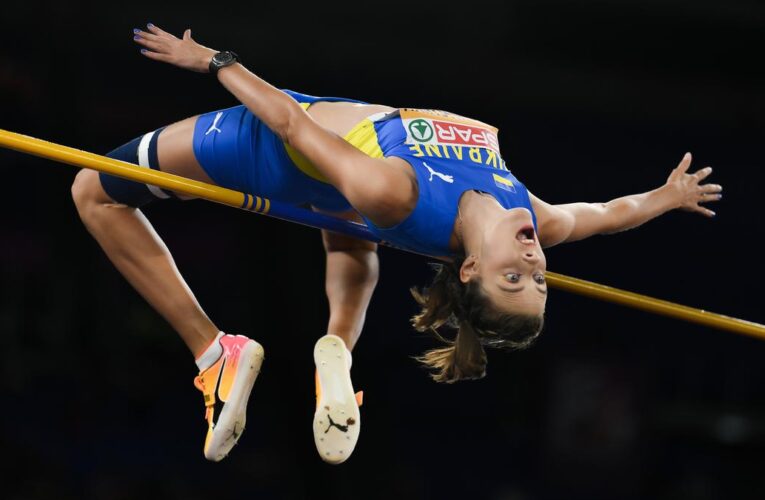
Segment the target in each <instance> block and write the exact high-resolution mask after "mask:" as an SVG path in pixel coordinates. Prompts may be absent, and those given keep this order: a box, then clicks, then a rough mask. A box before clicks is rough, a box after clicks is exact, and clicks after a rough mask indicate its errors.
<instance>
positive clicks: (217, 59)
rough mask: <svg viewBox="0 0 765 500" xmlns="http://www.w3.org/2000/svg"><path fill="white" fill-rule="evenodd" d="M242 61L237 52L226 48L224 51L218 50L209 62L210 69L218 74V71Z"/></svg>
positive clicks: (215, 74)
mask: <svg viewBox="0 0 765 500" xmlns="http://www.w3.org/2000/svg"><path fill="white" fill-rule="evenodd" d="M237 62H240V59H239V55H237V53H236V52H233V51H230V50H224V51H222V52H216V53H215V54H213V56H212V58H211V59H210V62H209V64H208V71H209V72H210V73H212V74H213V75H214V76H217V74H218V72H219V71H220V70H221V69H223V68H225V67H227V66H232V65H234V64H236V63H237Z"/></svg>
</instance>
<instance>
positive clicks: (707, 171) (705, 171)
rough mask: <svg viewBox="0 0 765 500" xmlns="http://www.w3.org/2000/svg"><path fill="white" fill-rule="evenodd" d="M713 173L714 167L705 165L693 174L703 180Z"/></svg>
mask: <svg viewBox="0 0 765 500" xmlns="http://www.w3.org/2000/svg"><path fill="white" fill-rule="evenodd" d="M711 173H712V167H705V168H702V169H701V170H699V171H698V172H696V173H695V174H693V176H694V177H696V179H697V180H698V181H703V180H704V179H706V178H707V177H709V174H711Z"/></svg>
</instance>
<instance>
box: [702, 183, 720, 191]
mask: <svg viewBox="0 0 765 500" xmlns="http://www.w3.org/2000/svg"><path fill="white" fill-rule="evenodd" d="M699 187H700V188H701V192H702V193H720V192H722V186H721V185H719V184H702V185H701V186H699Z"/></svg>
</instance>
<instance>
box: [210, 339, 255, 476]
mask: <svg viewBox="0 0 765 500" xmlns="http://www.w3.org/2000/svg"><path fill="white" fill-rule="evenodd" d="M264 357H265V351H264V350H263V346H261V345H260V344H258V343H257V342H255V341H254V340H250V341H249V342H247V344H246V345H245V347H244V349H242V352H241V354H240V358H239V363H240V365H239V368H238V370H237V374H236V379H235V380H234V385H233V387H232V388H231V392H230V393H229V397H228V400H227V401H226V402H225V403H224V404H223V409H222V410H221V412H220V415H219V416H218V421H217V422H216V423H215V428H214V429H213V431H212V437H211V439H210V442H209V445H208V446H207V448H206V449H205V458H207V459H208V460H212V461H213V462H219V461H221V460H223V459H224V458H226V456H227V455H228V454H229V452H230V451H231V449H232V448H233V447H234V446H235V445H236V443H237V442H238V441H239V438H240V437H241V435H242V433H243V432H244V426H245V424H246V422H247V402H248V401H249V399H250V393H251V392H252V386H253V385H255V380H256V379H257V378H258V374H259V373H260V367H261V365H262V364H263V359H264Z"/></svg>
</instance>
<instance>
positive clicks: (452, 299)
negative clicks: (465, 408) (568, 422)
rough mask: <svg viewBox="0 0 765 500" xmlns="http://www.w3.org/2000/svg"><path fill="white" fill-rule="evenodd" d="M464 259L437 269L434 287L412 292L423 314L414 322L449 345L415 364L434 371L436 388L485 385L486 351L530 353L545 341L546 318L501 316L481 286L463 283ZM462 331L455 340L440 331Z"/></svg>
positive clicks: (416, 316)
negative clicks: (477, 382)
mask: <svg viewBox="0 0 765 500" xmlns="http://www.w3.org/2000/svg"><path fill="white" fill-rule="evenodd" d="M462 262H463V260H462V259H457V260H456V261H455V262H454V263H450V264H432V266H433V268H434V269H435V270H436V275H435V277H434V278H433V282H432V283H431V285H430V287H428V288H427V289H425V290H422V291H420V290H418V289H417V288H416V287H413V288H411V289H410V292H411V293H412V296H413V297H414V300H415V301H417V303H418V304H419V305H420V307H421V308H422V309H421V311H420V313H419V314H417V315H415V316H414V317H413V318H412V325H413V326H414V328H415V329H416V330H417V331H419V332H428V333H430V334H431V335H433V336H434V337H436V338H437V339H439V340H440V341H442V342H444V343H445V344H447V346H446V347H440V348H436V349H431V350H429V351H426V352H425V353H424V354H423V355H422V356H418V357H416V358H415V359H417V360H418V361H420V362H421V363H423V364H424V365H425V366H426V367H428V368H430V369H432V370H433V372H432V373H431V375H430V376H431V378H432V379H433V380H435V381H436V382H445V383H448V384H451V383H453V382H456V381H458V380H468V379H479V378H482V377H484V376H485V375H486V352H485V351H484V349H483V346H484V345H487V346H490V347H496V348H500V349H506V350H518V349H525V348H526V347H528V346H529V345H531V343H532V342H533V341H534V339H536V338H537V337H538V336H539V333H540V332H541V330H542V325H543V324H544V317H543V316H541V315H540V316H529V315H522V314H512V313H506V312H498V311H496V310H495V309H494V308H493V307H492V306H491V304H490V302H489V300H488V299H487V298H486V296H485V295H484V294H483V292H482V290H481V285H480V280H477V279H473V280H470V281H468V282H467V283H462V281H460V279H459V269H460V267H461V266H462ZM444 325H446V326H449V327H451V328H453V329H456V330H457V335H456V336H455V337H454V340H449V339H446V338H444V337H443V336H442V335H441V334H440V333H439V331H438V328H440V327H442V326H444Z"/></svg>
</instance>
